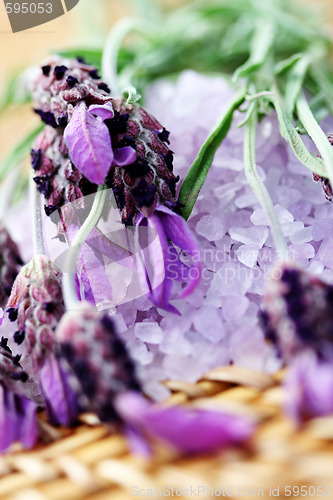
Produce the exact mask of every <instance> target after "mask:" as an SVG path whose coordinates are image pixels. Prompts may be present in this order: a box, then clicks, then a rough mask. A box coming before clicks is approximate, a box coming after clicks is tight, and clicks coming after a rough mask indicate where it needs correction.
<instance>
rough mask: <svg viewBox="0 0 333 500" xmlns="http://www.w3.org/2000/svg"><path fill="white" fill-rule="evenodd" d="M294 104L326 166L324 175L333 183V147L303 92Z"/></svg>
mask: <svg viewBox="0 0 333 500" xmlns="http://www.w3.org/2000/svg"><path fill="white" fill-rule="evenodd" d="M296 105H297V113H298V116H299V119H300V120H301V122H302V124H303V126H304V128H305V130H306V131H307V133H308V134H309V136H310V137H311V139H312V140H313V142H314V143H315V145H316V146H317V148H318V151H319V153H320V155H321V157H322V158H323V162H324V165H325V168H326V175H325V177H328V178H329V180H330V183H331V185H333V148H332V146H331V144H330V142H329V140H328V139H327V137H326V135H325V133H324V131H323V130H322V129H321V128H320V126H319V125H318V123H317V121H316V119H315V117H314V116H313V114H312V112H311V109H310V106H309V104H308V102H307V100H306V99H305V96H304V94H303V92H302V93H301V94H300V96H299V97H298V99H297V104H296Z"/></svg>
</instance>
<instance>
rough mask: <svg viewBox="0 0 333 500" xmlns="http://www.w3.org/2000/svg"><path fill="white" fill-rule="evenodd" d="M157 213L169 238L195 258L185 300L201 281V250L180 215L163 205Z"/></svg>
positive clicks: (184, 293) (182, 294)
mask: <svg viewBox="0 0 333 500" xmlns="http://www.w3.org/2000/svg"><path fill="white" fill-rule="evenodd" d="M156 212H157V213H158V217H159V218H160V220H161V222H162V224H163V228H164V231H165V234H166V236H167V238H169V239H170V240H171V241H172V242H173V243H174V244H175V245H177V246H178V247H180V248H181V249H182V250H184V251H186V252H187V253H188V254H189V255H191V256H192V257H193V261H192V265H191V268H190V271H189V278H190V281H189V283H188V285H187V286H186V287H185V288H184V290H183V291H182V293H181V295H180V298H184V297H186V296H187V295H189V294H191V293H192V292H193V291H194V290H195V288H196V287H197V286H198V284H199V282H200V279H201V263H200V248H199V245H198V243H197V241H196V240H195V238H194V237H193V235H192V233H191V231H190V230H189V228H188V225H187V224H186V221H185V220H184V219H183V218H182V217H181V216H180V215H178V214H175V213H174V212H172V211H171V210H169V209H168V208H167V207H164V206H162V205H159V206H158V207H157V208H156V210H155V213H156Z"/></svg>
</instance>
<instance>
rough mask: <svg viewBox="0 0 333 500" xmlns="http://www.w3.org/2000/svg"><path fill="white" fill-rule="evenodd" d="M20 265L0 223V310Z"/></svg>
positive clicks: (16, 253)
mask: <svg viewBox="0 0 333 500" xmlns="http://www.w3.org/2000/svg"><path fill="white" fill-rule="evenodd" d="M22 264H23V262H22V260H21V257H20V254H19V250H18V247H17V245H16V243H15V242H14V241H13V240H12V238H11V237H10V235H9V233H8V231H7V229H6V228H5V226H4V225H3V224H2V222H0V308H2V307H5V305H6V303H7V301H8V297H9V295H10V292H11V289H12V286H13V283H14V280H15V278H16V276H17V274H18V272H19V268H20V266H21V265H22ZM0 324H1V319H0Z"/></svg>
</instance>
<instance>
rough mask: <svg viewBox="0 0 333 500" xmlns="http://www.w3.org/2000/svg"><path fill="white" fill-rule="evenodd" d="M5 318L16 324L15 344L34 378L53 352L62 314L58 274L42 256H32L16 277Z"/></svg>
mask: <svg viewBox="0 0 333 500" xmlns="http://www.w3.org/2000/svg"><path fill="white" fill-rule="evenodd" d="M7 312H8V315H9V319H10V320H11V321H15V322H16V324H17V331H16V332H15V334H14V341H15V342H16V344H18V345H21V344H22V348H24V355H23V358H24V357H27V356H30V357H31V361H32V366H33V371H34V374H35V375H37V374H38V373H39V370H40V369H41V368H42V366H43V364H44V362H45V359H46V357H47V355H48V354H49V353H52V352H53V349H54V331H55V328H56V326H57V324H58V322H59V320H60V318H61V316H62V315H63V314H64V312H65V305H64V302H63V298H62V290H61V273H60V271H59V270H58V269H57V268H56V267H55V266H54V265H53V263H52V262H51V261H50V259H48V258H47V257H46V256H45V255H36V256H35V257H33V258H32V260H31V261H30V262H29V263H28V264H27V265H26V266H24V267H23V268H22V269H21V271H20V273H19V275H18V276H17V278H16V280H15V283H14V285H13V289H12V292H11V295H10V297H9V301H8V309H7Z"/></svg>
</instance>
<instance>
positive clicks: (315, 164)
mask: <svg viewBox="0 0 333 500" xmlns="http://www.w3.org/2000/svg"><path fill="white" fill-rule="evenodd" d="M273 104H274V107H275V109H276V112H277V115H278V119H279V124H280V132H281V135H282V137H284V139H285V140H286V141H287V142H288V143H289V144H290V146H291V148H292V150H293V152H294V154H295V156H296V157H297V158H298V159H299V161H300V162H301V163H302V164H303V165H304V166H305V167H307V168H308V169H309V170H311V172H314V173H316V174H318V175H321V176H323V177H326V176H327V173H326V169H325V166H324V164H323V162H322V160H320V159H319V158H316V157H315V156H313V155H312V154H311V153H310V152H309V150H308V149H307V148H306V146H305V144H304V142H303V141H302V139H301V137H300V136H299V134H298V133H297V132H296V129H295V127H294V126H293V124H292V122H291V121H290V119H289V117H288V115H287V113H286V111H285V109H284V108H283V105H282V102H281V96H280V95H279V93H278V90H277V89H276V88H275V89H274V95H273Z"/></svg>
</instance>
